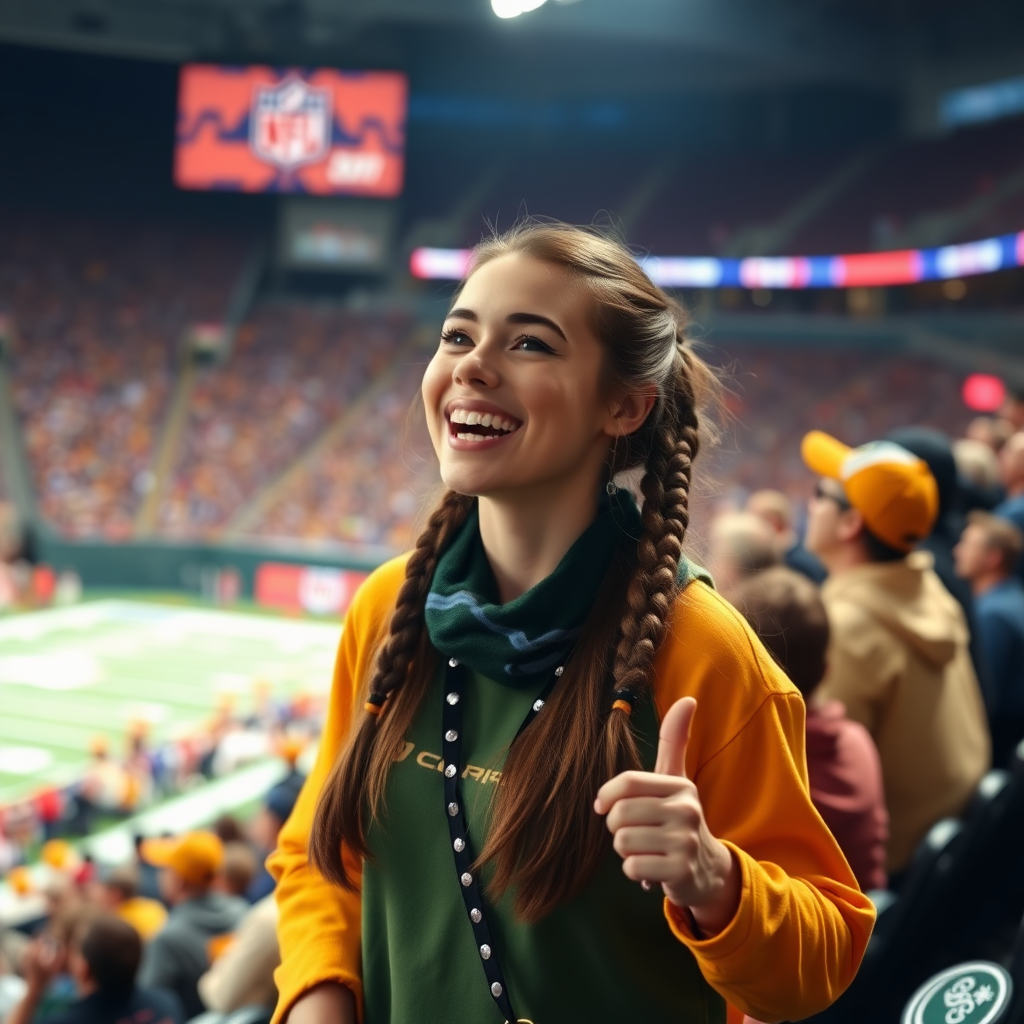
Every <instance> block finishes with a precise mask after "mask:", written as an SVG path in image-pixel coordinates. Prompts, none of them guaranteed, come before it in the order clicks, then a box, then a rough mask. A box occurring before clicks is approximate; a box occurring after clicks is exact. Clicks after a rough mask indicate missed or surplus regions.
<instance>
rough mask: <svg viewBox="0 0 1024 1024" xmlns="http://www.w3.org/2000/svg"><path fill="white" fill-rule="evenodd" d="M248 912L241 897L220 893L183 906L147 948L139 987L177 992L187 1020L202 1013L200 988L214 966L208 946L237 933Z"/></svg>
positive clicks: (174, 913) (140, 973) (197, 899)
mask: <svg viewBox="0 0 1024 1024" xmlns="http://www.w3.org/2000/svg"><path fill="white" fill-rule="evenodd" d="M248 909H249V904H248V903H246V902H245V900H243V899H242V898H241V897H240V896H225V895H224V894H223V893H219V892H210V893H207V894H206V895H205V896H197V897H196V898H195V899H190V900H185V902H184V903H179V904H178V905H177V906H176V907H175V908H174V909H173V910H172V911H171V912H170V914H169V915H168V917H167V924H165V925H164V927H163V930H162V931H160V932H159V933H158V934H157V935H156V937H155V938H154V939H153V940H152V941H151V942H150V943H149V944H148V945H147V946H146V950H145V953H144V954H143V958H142V966H141V968H140V969H139V980H138V983H139V985H140V986H142V987H144V988H159V989H165V990H166V991H168V992H173V993H174V994H175V995H176V996H177V997H178V998H179V999H180V1000H181V1004H182V1006H183V1007H184V1009H185V1016H186V1018H187V1019H191V1018H192V1017H195V1016H197V1015H198V1014H200V1013H202V1012H203V1010H205V1009H206V1007H205V1006H204V1005H203V1001H202V999H200V998H199V991H198V988H197V986H198V984H199V979H200V977H201V976H202V975H203V974H204V973H205V972H206V969H207V968H208V967H209V966H210V960H209V957H208V955H207V943H208V942H209V940H210V939H212V938H213V937H214V936H216V935H223V934H225V933H226V932H231V931H234V930H235V928H236V927H237V926H238V922H239V921H240V920H241V919H242V917H243V915H244V914H245V912H246V911H247V910H248Z"/></svg>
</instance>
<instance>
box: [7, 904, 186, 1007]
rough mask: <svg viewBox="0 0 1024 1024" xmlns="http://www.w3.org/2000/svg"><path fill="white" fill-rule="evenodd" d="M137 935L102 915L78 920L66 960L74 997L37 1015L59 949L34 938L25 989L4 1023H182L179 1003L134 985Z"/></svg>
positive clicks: (138, 948) (139, 953)
mask: <svg viewBox="0 0 1024 1024" xmlns="http://www.w3.org/2000/svg"><path fill="white" fill-rule="evenodd" d="M141 956H142V940H141V939H140V938H139V934H138V932H136V931H135V929H134V928H132V927H131V926H130V925H128V924H127V923H126V922H124V921H121V920H119V919H118V918H116V917H112V916H110V915H102V916H99V917H96V918H93V919H91V920H89V919H87V920H85V921H83V922H81V923H80V924H79V925H78V926H77V927H76V929H75V931H74V933H73V934H72V937H71V941H70V944H69V948H68V953H67V964H68V968H69V970H70V972H71V975H72V977H73V978H74V981H75V988H76V991H77V995H78V999H77V1001H75V1002H74V1003H72V1004H71V1005H70V1006H68V1007H67V1008H66V1009H64V1010H60V1011H57V1012H55V1013H42V1014H37V1011H38V1008H39V1003H40V1000H41V997H42V993H43V992H44V990H45V988H46V986H47V984H48V983H49V981H50V980H51V979H52V978H53V976H54V974H55V973H56V972H57V970H58V969H59V965H60V963H61V961H62V959H63V951H62V950H61V948H60V947H58V946H56V945H55V944H53V943H52V942H50V941H48V940H47V939H45V938H43V939H39V940H37V941H36V942H34V943H33V944H32V946H31V948H30V950H29V952H28V955H27V957H26V964H25V980H26V981H27V983H28V990H27V992H26V993H25V998H24V1000H23V1001H22V1003H21V1005H20V1006H18V1007H16V1008H15V1009H14V1010H13V1011H12V1013H11V1014H10V1016H9V1017H8V1019H7V1024H29V1021H39V1022H40V1024H115V1022H116V1024H182V1021H183V1020H184V1017H183V1016H182V1012H181V1007H180V1005H179V1004H178V1002H177V1000H176V999H175V998H174V997H173V996H171V995H168V994H167V993H166V992H156V991H152V992H150V991H146V990H145V989H142V988H139V987H138V986H137V985H136V984H135V976H136V974H137V973H138V969H139V960H140V958H141Z"/></svg>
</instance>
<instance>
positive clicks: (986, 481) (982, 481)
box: [953, 437, 1004, 513]
mask: <svg viewBox="0 0 1024 1024" xmlns="http://www.w3.org/2000/svg"><path fill="white" fill-rule="evenodd" d="M953 459H954V461H955V462H956V471H957V475H958V476H959V478H960V493H961V495H962V497H963V511H964V512H965V513H966V512H971V511H973V510H974V509H976V508H978V509H982V510H983V511H985V512H989V511H991V510H992V509H993V508H995V507H996V505H998V504H999V502H1000V501H1002V500H1003V497H1004V492H1003V484H1002V481H1001V480H1000V479H999V457H998V456H997V455H996V453H995V452H994V451H993V450H992V449H991V448H990V447H989V446H988V445H987V444H985V443H984V442H982V441H975V440H972V439H971V438H969V437H964V438H961V439H960V440H959V441H954V442H953Z"/></svg>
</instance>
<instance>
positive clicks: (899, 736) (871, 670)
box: [815, 552, 991, 873]
mask: <svg viewBox="0 0 1024 1024" xmlns="http://www.w3.org/2000/svg"><path fill="white" fill-rule="evenodd" d="M821 596H822V599H823V601H824V602H825V607H826V609H827V610H828V615H829V620H830V624H831V627H832V639H831V642H830V645H829V652H828V671H827V674H826V676H825V679H824V681H823V683H822V684H821V687H820V688H819V690H818V691H817V692H816V694H815V699H816V701H818V702H821V701H826V700H841V701H842V702H843V703H844V704H845V705H846V709H847V713H848V714H849V716H850V717H851V718H853V719H854V720H856V721H859V722H861V723H862V724H863V725H864V726H866V727H867V729H868V731H869V732H870V733H871V735H872V736H873V737H874V740H875V743H876V745H877V746H878V753H879V756H880V757H881V761H882V776H883V781H884V784H885V799H886V803H887V805H888V808H889V849H888V862H887V868H888V870H889V872H890V873H894V872H897V871H901V870H903V869H904V868H905V867H906V866H907V864H908V863H909V862H910V859H911V857H912V855H913V853H914V850H915V848H916V847H917V844H918V843H919V842H920V841H921V839H923V838H924V835H925V833H926V832H927V831H928V829H929V828H931V826H932V825H933V824H934V823H935V822H936V821H938V820H939V819H940V818H943V817H946V816H949V815H958V814H959V813H960V812H961V811H962V810H963V808H964V806H965V805H966V803H967V801H968V800H969V799H970V797H971V794H972V793H973V792H974V789H975V787H976V786H977V784H978V782H979V780H980V779H981V777H982V775H984V774H985V771H986V770H987V769H988V766H989V763H990V760H991V745H990V740H989V734H988V726H987V723H986V719H985V706H984V702H983V700H982V696H981V690H980V688H979V686H978V679H977V676H976V675H975V673H974V668H973V666H972V664H971V657H970V654H969V652H968V639H969V634H968V631H967V624H966V622H965V620H964V614H963V611H962V610H961V608H960V606H959V604H958V603H957V602H956V600H955V599H954V598H953V597H952V596H951V595H950V593H949V591H947V590H946V588H945V587H944V586H943V585H942V583H941V581H940V580H939V578H938V576H936V574H935V572H934V570H933V569H932V559H931V556H930V555H929V554H928V553H927V552H915V553H913V554H911V555H908V556H907V557H906V558H905V559H902V560H900V561H897V562H886V563H878V562H876V563H872V564H870V565H859V566H856V567H854V568H852V569H848V570H846V571H844V572H840V573H835V574H833V575H830V576H829V578H828V580H827V581H826V582H825V585H824V587H823V588H822V595H821Z"/></svg>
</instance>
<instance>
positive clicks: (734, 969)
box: [655, 584, 875, 1024]
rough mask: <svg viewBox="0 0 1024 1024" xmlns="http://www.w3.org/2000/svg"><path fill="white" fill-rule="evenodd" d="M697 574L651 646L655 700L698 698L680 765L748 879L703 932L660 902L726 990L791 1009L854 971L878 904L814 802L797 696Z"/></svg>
mask: <svg viewBox="0 0 1024 1024" xmlns="http://www.w3.org/2000/svg"><path fill="white" fill-rule="evenodd" d="M698 586H699V587H700V588H701V592H698V593H694V594H693V595H690V597H689V598H688V599H687V600H686V601H683V602H682V607H681V608H680V609H679V611H678V613H677V616H676V621H675V622H674V626H673V634H674V636H673V638H672V641H671V646H672V647H673V648H674V651H669V652H667V653H666V655H665V657H659V667H658V672H657V681H656V691H655V700H656V704H657V709H658V712H659V716H664V714H665V712H666V711H667V710H668V708H669V707H670V706H671V705H672V703H674V701H675V700H677V699H678V698H679V697H682V696H686V695H691V696H693V697H695V698H696V699H697V712H696V715H695V716H694V720H693V732H692V735H691V743H690V747H688V750H687V771H688V773H690V777H691V778H692V779H693V780H694V782H695V784H696V786H697V792H698V794H699V796H700V799H701V804H702V806H703V808H704V814H705V817H706V819H707V822H708V827H709V828H710V829H711V832H712V833H713V834H714V835H715V836H717V837H718V838H719V839H721V840H722V841H723V842H725V843H726V844H727V845H728V846H729V847H730V849H732V850H733V851H734V853H735V855H736V858H737V860H738V862H739V865H740V869H741V872H742V892H741V896H740V904H739V908H738V910H737V913H736V915H735V917H734V918H733V920H732V921H731V922H730V923H729V925H728V926H727V927H726V928H725V929H724V930H723V931H722V932H720V933H719V934H718V935H716V936H714V937H713V938H710V939H703V938H701V937H699V936H698V935H697V934H695V932H694V930H693V927H692V919H691V918H690V915H689V914H688V913H687V912H686V911H680V910H679V909H678V908H676V907H675V906H673V905H672V904H670V903H669V902H668V900H666V901H665V915H666V917H667V919H668V923H669V926H670V927H671V928H672V930H673V932H674V933H675V935H676V936H677V937H678V938H679V939H680V941H682V942H683V943H685V944H686V946H687V947H688V948H689V949H690V950H691V952H692V953H693V954H694V956H695V957H696V959H697V962H698V964H699V966H700V969H701V971H702V973H703V974H704V977H705V978H706V979H707V980H708V982H709V983H710V984H711V985H712V987H713V988H714V989H715V990H716V991H718V992H719V993H720V994H721V995H722V996H723V997H724V998H725V999H726V1001H727V1002H728V1003H730V1004H732V1005H733V1006H735V1007H737V1008H738V1009H740V1010H742V1011H743V1012H744V1013H747V1014H749V1015H750V1016H751V1017H754V1018H756V1019H757V1020H759V1021H765V1022H769V1024H770V1022H772V1021H779V1020H799V1019H801V1018H804V1017H809V1016H811V1015H812V1014H814V1013H817V1012H819V1011H821V1010H823V1009H824V1008H825V1007H827V1006H828V1005H829V1004H831V1003H832V1002H833V1001H834V1000H835V999H837V998H838V997H839V995H840V994H841V993H842V992H843V991H844V990H845V989H846V987H847V986H848V985H849V984H850V982H851V981H852V980H853V977H854V975H855V974H856V972H857V968H858V967H859V965H860V961H861V958H862V956H863V955H864V950H865V948H866V947H867V942H868V939H869V937H870V935H871V929H872V927H873V925H874V916H875V915H874V907H873V906H872V904H871V901H870V900H869V899H868V898H867V897H866V896H864V895H863V894H862V893H861V892H860V890H859V889H858V887H857V882H856V879H855V878H854V876H853V872H852V871H851V870H850V867H849V865H848V864H847V862H846V858H845V857H844V856H843V854H842V852H841V851H840V849H839V846H838V845H837V843H836V841H835V839H834V838H833V836H832V834H831V832H829V830H828V828H827V827H826V826H825V824H824V822H823V821H822V820H821V817H820V816H819V814H818V812H817V811H816V810H815V808H814V805H813V804H812V802H811V798H810V794H809V792H808V786H807V766H806V757H805V752H804V744H805V736H804V728H805V726H804V704H803V699H802V698H801V696H800V694H799V693H798V691H797V690H796V688H795V687H794V686H793V685H792V683H790V682H789V680H788V679H786V677H785V675H784V674H783V673H782V671H781V670H780V669H779V668H778V667H777V666H776V665H775V663H774V662H773V661H772V660H771V658H770V656H769V655H768V654H767V652H766V651H765V650H764V648H763V647H762V646H761V644H760V642H759V641H758V640H757V639H756V637H755V636H754V635H753V633H751V632H750V630H749V629H748V628H747V626H746V623H745V622H743V621H742V619H741V618H740V617H739V615H738V613H736V612H735V611H734V609H732V608H731V606H729V605H727V604H726V603H725V602H724V601H723V600H722V599H721V598H720V597H718V596H717V595H715V594H713V593H711V592H710V591H708V590H707V589H706V588H703V586H702V585H699V584H693V585H691V587H689V588H687V590H692V589H693V588H694V587H698ZM695 651H696V652H700V653H699V654H697V655H696V656H694V655H693V653H692V652H695ZM694 741H696V742H694ZM691 748H692V749H691Z"/></svg>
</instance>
